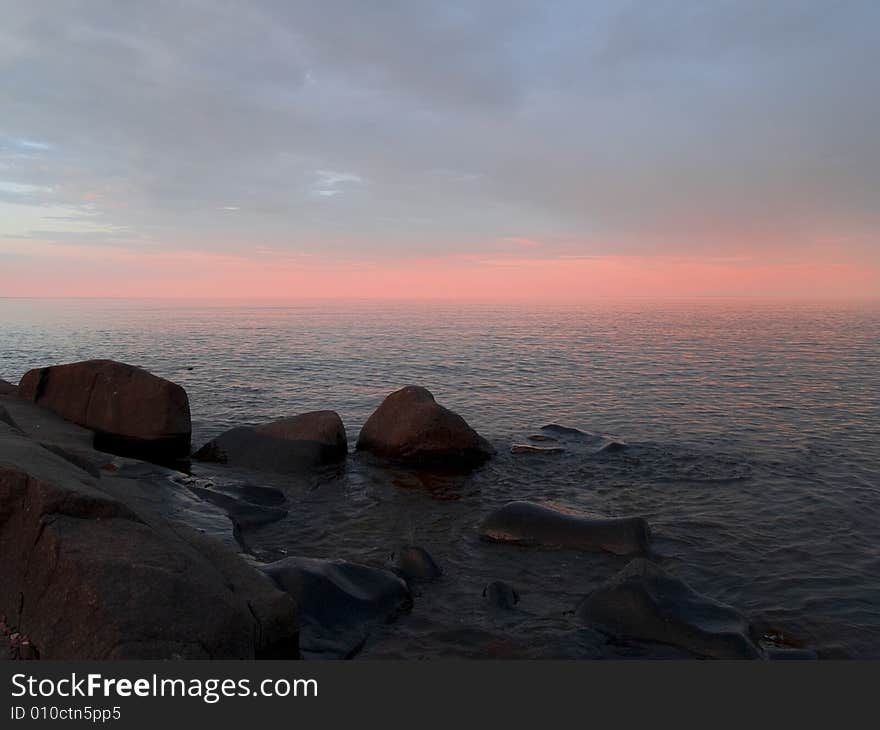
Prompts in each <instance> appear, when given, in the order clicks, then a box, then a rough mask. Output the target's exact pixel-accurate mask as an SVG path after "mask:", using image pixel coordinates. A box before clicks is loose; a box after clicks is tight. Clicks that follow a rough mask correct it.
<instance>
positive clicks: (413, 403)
mask: <svg viewBox="0 0 880 730" xmlns="http://www.w3.org/2000/svg"><path fill="white" fill-rule="evenodd" d="M357 449H358V450H360V451H368V452H370V453H372V454H374V455H376V456H380V457H383V458H387V459H393V460H395V461H399V462H403V463H406V464H408V465H410V466H419V467H439V468H451V469H461V468H471V467H475V466H479V465H480V464H482V463H483V462H485V461H486V460H487V459H489V458H490V457H491V456H492V455H493V454H494V453H495V449H494V448H493V447H492V445H491V444H490V443H489V442H488V441H486V439H484V438H483V437H482V436H480V434H478V433H477V432H476V431H474V429H472V428H471V427H470V426H469V425H468V424H467V422H466V421H465V420H464V419H463V418H462V417H461V416H459V415H458V414H457V413H453V412H452V411H450V410H449V409H447V408H444V407H443V406H441V405H440V404H438V403H437V402H436V401H435V400H434V396H433V395H432V394H431V393H430V391H428V390H427V389H426V388H422V387H420V386H417V385H408V386H406V387H405V388H401V389H400V390H397V391H395V392H394V393H391V395H389V396H388V397H387V398H385V400H384V401H382V404H381V405H380V406H379V407H378V408H377V409H376V410H375V411H374V412H373V414H372V415H371V416H370V417H369V419H368V420H367V422H366V423H365V424H364V427H363V428H362V429H361V432H360V436H359V437H358V441H357Z"/></svg>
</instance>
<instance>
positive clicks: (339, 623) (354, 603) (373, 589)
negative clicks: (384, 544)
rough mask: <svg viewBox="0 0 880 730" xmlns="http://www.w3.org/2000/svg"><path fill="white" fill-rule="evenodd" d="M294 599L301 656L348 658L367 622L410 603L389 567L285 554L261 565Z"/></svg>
mask: <svg viewBox="0 0 880 730" xmlns="http://www.w3.org/2000/svg"><path fill="white" fill-rule="evenodd" d="M263 570H264V571H265V572H266V574H267V575H269V576H270V577H271V578H272V579H273V580H274V581H275V583H276V584H277V585H278V586H279V587H280V588H281V589H282V590H284V591H286V592H287V593H288V594H289V595H290V596H292V597H293V598H294V600H295V601H296V604H297V606H298V608H299V612H300V618H301V625H302V645H303V652H304V656H306V657H331V656H332V657H343V658H346V657H350V656H353V655H354V654H355V653H357V651H359V649H360V648H361V647H362V646H363V643H364V642H365V641H366V638H367V637H368V636H369V632H370V629H371V627H372V626H374V625H375V624H377V623H379V624H381V623H388V622H390V621H393V620H394V619H395V618H397V616H398V615H399V614H400V613H402V612H403V611H407V610H409V609H410V608H411V607H412V596H411V594H410V592H409V588H408V587H407V585H406V582H405V581H404V580H403V579H402V578H400V577H399V576H397V575H395V574H394V573H392V572H391V571H389V570H382V569H379V568H371V567H369V566H366V565H359V564H357V563H349V562H346V561H344V560H319V559H316V558H303V557H289V558H285V559H283V560H279V561H276V562H274V563H269V564H268V565H266V566H264V567H263Z"/></svg>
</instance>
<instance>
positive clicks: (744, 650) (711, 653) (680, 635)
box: [576, 558, 761, 659]
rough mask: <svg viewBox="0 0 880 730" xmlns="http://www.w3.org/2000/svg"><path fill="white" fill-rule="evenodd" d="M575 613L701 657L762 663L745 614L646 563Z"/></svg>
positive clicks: (633, 565)
mask: <svg viewBox="0 0 880 730" xmlns="http://www.w3.org/2000/svg"><path fill="white" fill-rule="evenodd" d="M576 613H577V616H578V617H579V618H580V619H581V620H583V621H585V622H587V623H591V624H598V625H600V626H602V627H603V628H605V629H606V630H608V631H610V632H611V633H613V634H616V635H618V636H622V637H625V638H632V639H641V640H645V641H654V642H657V643H660V644H669V645H671V646H676V647H680V648H683V649H686V650H687V651H689V652H691V653H692V654H696V655H697V656H702V657H710V658H715V659H758V658H761V652H760V650H759V649H758V647H757V646H756V645H755V643H754V642H753V641H752V639H751V637H750V632H749V622H748V620H747V619H746V617H745V616H744V615H743V614H742V613H740V612H739V611H737V610H736V609H735V608H732V607H731V606H728V605H726V604H724V603H720V602H719V601H716V600H714V599H712V598H709V597H708V596H704V595H702V594H700V593H697V592H696V591H694V590H693V589H692V588H691V587H690V586H688V585H687V584H686V583H684V582H683V581H681V580H679V579H678V578H675V577H674V576H671V575H669V574H668V573H666V572H665V571H664V570H663V569H662V568H660V567H659V566H658V565H656V564H655V563H652V562H651V561H649V560H645V559H644V558H637V559H636V560H633V561H632V562H631V563H630V564H629V565H627V566H626V567H625V568H624V569H623V570H622V571H620V573H618V574H617V575H616V576H614V577H613V578H611V579H610V580H609V581H607V582H606V583H604V584H603V585H601V586H599V588H597V589H596V590H595V591H593V592H592V593H590V594H589V595H588V596H587V597H586V598H584V599H583V600H582V601H581V602H580V604H579V605H578V606H577V609H576Z"/></svg>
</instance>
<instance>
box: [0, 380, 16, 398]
mask: <svg viewBox="0 0 880 730" xmlns="http://www.w3.org/2000/svg"><path fill="white" fill-rule="evenodd" d="M17 389H18V388H17V386H15V385H13V384H12V383H10V382H8V381H6V380H3V378H0V395H12V394H13V393H15V391H16V390H17Z"/></svg>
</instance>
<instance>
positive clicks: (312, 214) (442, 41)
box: [0, 0, 880, 300]
mask: <svg viewBox="0 0 880 730" xmlns="http://www.w3.org/2000/svg"><path fill="white" fill-rule="evenodd" d="M878 8H880V6H878V5H877V4H874V3H854V4H852V5H849V6H848V7H847V9H845V10H844V9H841V10H839V11H836V12H830V10H829V8H828V4H827V3H812V2H803V3H793V4H792V3H781V4H779V5H778V6H777V5H776V4H768V3H764V2H757V0H743V1H742V2H740V3H734V4H730V3H688V2H682V3H673V4H672V5H671V6H670V7H665V6H664V7H663V8H660V7H655V6H654V5H651V4H647V6H645V5H644V4H643V5H642V6H641V7H638V6H636V5H628V4H621V3H616V2H610V1H609V2H597V3H574V2H572V3H567V2H563V3H558V4H553V5H552V6H546V5H545V4H543V3H524V4H517V5H516V8H515V9H514V8H511V7H509V4H508V3H465V4H462V5H460V6H459V5H457V4H455V3H453V4H452V5H449V4H443V3H428V4H426V5H425V6H424V7H419V4H418V3H413V4H409V3H405V4H403V5H402V6H401V7H396V9H395V10H394V12H382V13H379V12H373V11H371V10H370V9H368V8H366V7H365V6H364V5H363V4H362V3H354V2H345V1H344V0H340V1H339V2H336V1H335V0H334V2H331V3H329V5H328V4H327V3H311V2H304V3H292V4H287V3H273V2H266V3H229V4H224V5H222V6H220V7H213V6H211V7H210V9H206V8H204V7H202V3H200V2H193V3H173V4H169V5H163V6H162V8H161V9H155V8H152V7H150V8H148V7H146V6H145V7H142V8H134V9H129V10H127V11H126V12H124V13H123V12H117V10H116V5H115V4H114V3H103V2H96V3H89V4H88V6H86V7H82V8H74V7H59V8H53V10H52V12H45V11H42V12H41V11H40V9H39V8H36V7H34V4H32V3H27V2H13V3H12V4H11V7H9V8H7V9H6V11H5V13H4V22H3V24H2V27H0V108H2V109H3V114H2V118H0V296H113V297H116V296H142V297H154V296H155V297H193V296H197V297H205V296H211V297H226V296H229V297H255V296H259V297H263V296H267V297H273V298H275V297H290V298H304V297H305V298H315V297H332V298H339V297H345V298H361V297H369V298H413V297H417V298H436V297H453V298H455V297H463V298H480V299H513V298H515V299H523V298H525V299H534V300H550V299H565V300H581V299H592V298H597V297H613V298H619V297H659V298H670V297H673V298H674V297H712V296H716V297H775V298H786V299H789V298H796V299H800V298H850V297H852V298H860V299H864V298H877V297H878V296H880V273H878V272H880V240H878V232H880V219H878V216H877V211H878V210H880V199H878V197H877V193H878V190H880V179H878V170H880V146H878V144H877V139H876V132H875V131H874V130H876V129H877V128H878V126H880V101H878V99H880V97H878V95H877V94H876V93H872V91H873V89H874V88H875V86H876V83H875V81H876V80H875V78H874V76H875V75H876V71H875V64H874V63H872V57H873V55H874V54H875V53H876V50H875V49H876V31H875V29H876V27H877V22H880V17H878V14H880V10H878ZM206 18H208V19H209V21H210V22H209V23H208V25H207V26H205V28H204V32H203V33H202V34H201V35H199V36H198V37H197V38H194V37H192V35H191V34H190V33H189V30H188V29H189V28H191V27H194V26H199V27H201V26H202V25H203V24H204V23H205V22H206ZM328 18H334V19H336V18H345V19H346V22H344V23H339V22H337V21H336V20H334V21H333V22H329V21H328ZM401 39H406V42H403V41H402V40H401Z"/></svg>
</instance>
